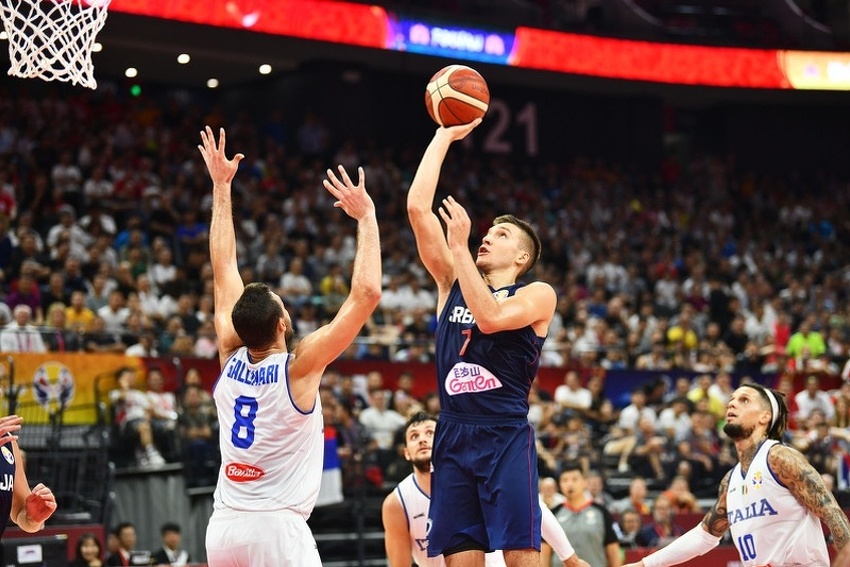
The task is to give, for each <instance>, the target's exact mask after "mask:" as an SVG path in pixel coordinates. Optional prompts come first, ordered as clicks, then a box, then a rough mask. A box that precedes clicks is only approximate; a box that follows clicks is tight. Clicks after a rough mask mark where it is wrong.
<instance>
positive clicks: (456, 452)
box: [407, 119, 556, 567]
mask: <svg viewBox="0 0 850 567" xmlns="http://www.w3.org/2000/svg"><path fill="white" fill-rule="evenodd" d="M480 123H481V120H480V119H478V120H476V121H474V122H472V123H470V124H467V125H463V126H456V127H453V128H439V129H438V130H437V132H436V134H435V135H434V138H433V139H432V141H431V143H430V144H429V146H428V148H427V150H426V151H425V154H424V155H423V157H422V161H421V163H420V164H419V168H418V170H417V171H416V176H415V177H414V179H413V183H412V184H411V187H410V192H409V194H408V198H407V212H408V216H409V218H410V223H411V225H412V227H413V233H414V235H415V237H416V244H417V247H418V249H419V255H420V257H421V259H422V262H423V264H424V265H425V267H426V268H427V269H428V271H429V272H430V274H431V276H432V277H433V278H434V280H435V281H436V284H437V290H438V299H437V315H438V319H439V322H438V326H437V347H436V348H437V360H436V365H437V382H438V386H439V395H440V407H441V411H440V422H439V424H438V425H437V429H436V435H435V439H434V455H433V463H434V472H433V479H434V481H433V486H434V490H433V493H432V499H431V507H430V514H431V519H432V521H433V526H432V529H431V533H430V535H429V541H428V555H429V556H437V555H440V554H442V555H443V556H444V557H445V559H446V564H447V565H449V566H450V567H451V566H454V565H461V564H462V565H464V566H466V565H477V566H481V565H484V553H485V552H487V551H493V550H496V549H502V550H504V554H505V562H506V563H507V564H508V565H510V566H511V567H517V566H524V567H526V566H527V567H532V566H536V565H538V563H539V550H540V514H541V512H540V506H539V505H538V501H537V453H536V449H535V446H534V431H533V429H532V427H531V425H529V423H528V418H527V415H528V392H529V389H530V387H531V382H532V380H533V379H534V377H535V375H536V373H537V368H538V365H539V359H540V358H539V357H540V350H541V348H542V345H543V341H544V340H545V337H546V334H547V332H548V328H549V323H550V321H551V320H552V316H553V313H554V311H555V303H556V295H555V290H554V289H552V287H551V286H549V285H548V284H545V283H543V282H534V283H530V284H528V285H522V284H518V283H517V278H519V277H520V276H522V275H523V274H525V273H526V272H527V271H528V270H529V269H531V267H532V266H533V265H534V263H535V262H536V261H537V259H538V258H539V257H540V239H539V238H538V237H537V235H536V234H535V232H534V230H533V229H532V227H531V226H530V225H528V224H527V223H525V222H523V221H521V220H518V219H516V218H515V217H513V216H510V215H505V216H502V217H498V218H496V219H495V220H494V221H493V226H492V227H491V228H490V229H489V231H488V232H487V235H486V236H485V237H484V239H483V241H482V243H481V246H480V247H479V248H478V255H477V258H476V259H473V257H472V254H470V251H469V248H468V239H469V234H470V229H471V223H470V220H469V216H468V215H467V213H466V211H465V210H464V209H463V207H461V206H460V204H458V203H457V202H456V201H455V200H454V199H453V198H452V197H448V198H447V199H444V200H443V202H442V207H441V208H440V211H439V212H440V216H441V217H442V219H443V221H444V222H445V224H446V234H445V235H444V234H443V230H442V227H441V225H440V219H439V218H438V217H437V215H436V214H434V212H433V210H432V207H433V201H434V195H435V192H436V188H437V181H438V179H439V175H440V169H441V167H442V164H443V160H444V158H445V156H446V153H447V152H448V149H449V146H450V145H451V143H452V142H454V141H456V140H460V139H462V138H463V137H465V136H466V135H467V134H469V132H471V131H472V129H473V128H475V127H476V126H477V125H478V124H480ZM482 276H483V277H482Z"/></svg>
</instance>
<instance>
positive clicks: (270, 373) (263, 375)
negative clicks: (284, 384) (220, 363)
mask: <svg viewBox="0 0 850 567" xmlns="http://www.w3.org/2000/svg"><path fill="white" fill-rule="evenodd" d="M225 376H227V377H228V378H230V379H231V380H236V381H237V382H242V383H243V384H248V385H249V386H265V385H266V384H277V382H278V378H279V376H280V365H278V364H271V365H269V366H262V367H260V368H256V369H251V368H248V363H247V362H245V361H244V360H239V359H238V358H233V359H231V360H230V362H229V363H228V365H227V372H226V374H225Z"/></svg>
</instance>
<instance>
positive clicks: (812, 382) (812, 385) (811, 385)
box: [806, 376, 820, 397]
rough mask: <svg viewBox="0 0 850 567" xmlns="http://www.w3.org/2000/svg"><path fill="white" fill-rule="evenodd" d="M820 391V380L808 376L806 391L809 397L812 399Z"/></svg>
mask: <svg viewBox="0 0 850 567" xmlns="http://www.w3.org/2000/svg"><path fill="white" fill-rule="evenodd" d="M819 389H820V380H818V378H817V376H809V377H808V378H806V391H807V392H808V393H809V395H810V396H812V397H814V395H815V394H817V391H818V390H819Z"/></svg>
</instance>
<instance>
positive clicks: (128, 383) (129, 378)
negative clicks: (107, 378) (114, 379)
mask: <svg viewBox="0 0 850 567" xmlns="http://www.w3.org/2000/svg"><path fill="white" fill-rule="evenodd" d="M118 385H119V386H121V387H122V388H124V389H125V390H126V389H129V388H133V387H135V386H136V371H135V370H133V369H125V370H122V371H121V374H119V375H118Z"/></svg>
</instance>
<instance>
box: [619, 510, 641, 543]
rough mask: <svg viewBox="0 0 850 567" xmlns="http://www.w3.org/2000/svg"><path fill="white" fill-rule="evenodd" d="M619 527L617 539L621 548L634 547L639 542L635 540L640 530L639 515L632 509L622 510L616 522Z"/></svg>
mask: <svg viewBox="0 0 850 567" xmlns="http://www.w3.org/2000/svg"><path fill="white" fill-rule="evenodd" d="M617 526H618V527H619V529H620V533H619V534H618V539H619V540H620V547H622V548H623V549H636V548H638V547H640V544H639V543H638V542H637V541H636V540H637V536H638V533H639V532H640V531H641V517H640V514H638V513H637V512H636V511H634V510H631V509H629V510H624V511H623V512H622V513H620V521H619V523H618V524H617Z"/></svg>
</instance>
